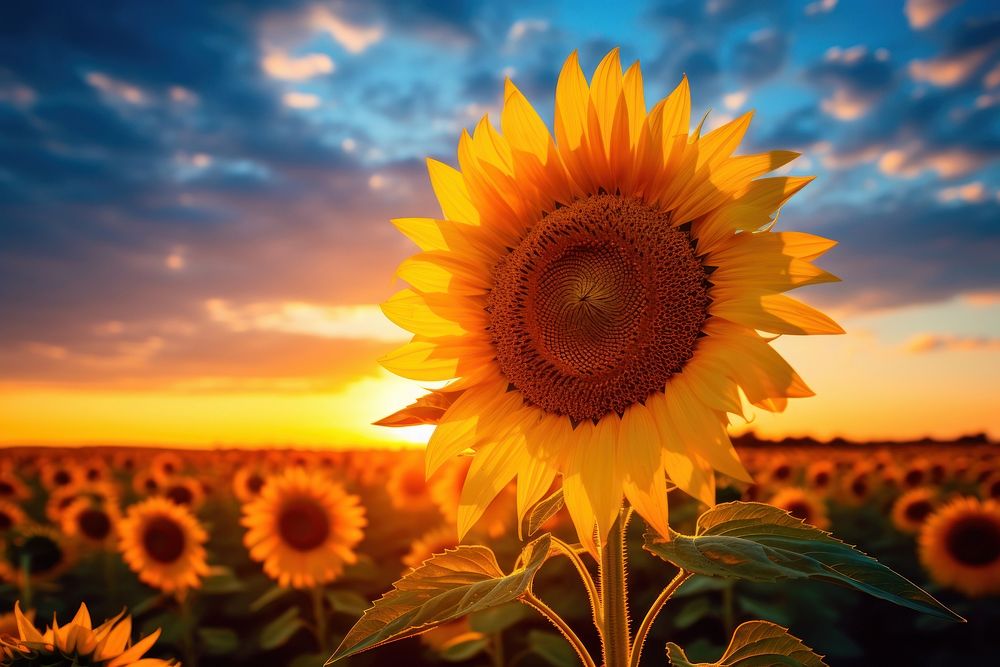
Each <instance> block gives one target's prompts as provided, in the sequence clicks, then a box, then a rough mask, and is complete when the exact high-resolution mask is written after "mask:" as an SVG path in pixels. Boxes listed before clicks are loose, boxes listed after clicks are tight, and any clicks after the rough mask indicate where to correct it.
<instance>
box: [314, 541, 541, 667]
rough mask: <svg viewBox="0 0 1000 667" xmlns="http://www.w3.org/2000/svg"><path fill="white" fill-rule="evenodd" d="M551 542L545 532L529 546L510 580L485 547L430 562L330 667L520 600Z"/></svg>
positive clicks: (350, 637)
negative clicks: (398, 640)
mask: <svg viewBox="0 0 1000 667" xmlns="http://www.w3.org/2000/svg"><path fill="white" fill-rule="evenodd" d="M550 542H551V540H550V537H549V535H548V533H546V534H545V535H542V536H541V537H539V538H538V539H536V540H535V541H533V542H531V543H530V544H528V545H527V546H526V547H525V548H524V551H522V552H521V562H522V563H523V565H522V566H521V567H519V568H518V569H516V570H514V571H513V572H511V573H510V574H506V575H505V574H504V573H503V571H502V570H501V569H500V566H499V565H498V564H497V559H496V556H494V555H493V552H492V551H490V550H489V549H488V548H487V547H484V546H479V545H471V546H464V545H463V546H459V547H457V548H455V549H451V550H449V551H446V552H445V553H443V554H437V555H435V556H433V557H431V558H430V559H429V560H428V561H427V562H425V563H424V564H423V565H421V566H420V567H418V568H417V569H415V570H413V571H411V572H409V573H408V574H407V575H406V576H404V577H403V578H402V579H400V580H399V581H397V582H396V583H395V584H393V589H392V590H391V591H389V592H388V593H386V594H385V595H383V596H382V597H381V598H379V599H378V600H376V601H375V604H374V605H373V606H372V607H371V608H370V609H368V610H367V611H366V612H365V614H364V616H362V617H361V620H359V621H358V622H357V623H356V624H355V625H354V627H353V628H351V631H350V632H348V633H347V636H346V637H344V641H343V642H341V644H340V646H339V647H338V648H337V651H336V652H335V653H334V654H333V655H332V656H331V657H330V660H328V661H327V664H330V663H333V662H336V661H337V660H341V659H343V658H347V657H349V656H352V655H355V654H357V653H360V652H362V651H367V650H368V649H371V648H374V647H376V646H379V645H380V644H384V643H386V642H389V641H394V640H397V639H402V638H404V637H412V636H414V635H418V634H420V633H422V632H425V631H427V630H429V629H431V628H433V627H435V626H438V625H441V624H442V623H447V622H448V621H453V620H456V619H458V618H461V617H462V616H466V615H468V614H472V613H474V612H477V611H481V610H483V609H489V608H491V607H496V606H499V605H502V604H505V603H507V602H511V601H513V600H517V599H518V598H519V597H521V596H522V595H523V594H524V593H525V591H527V589H528V586H529V585H530V584H531V581H532V579H533V578H534V576H535V573H536V572H537V571H538V569H539V568H540V567H541V566H542V563H544V562H545V560H546V559H547V558H548V555H549V546H550Z"/></svg>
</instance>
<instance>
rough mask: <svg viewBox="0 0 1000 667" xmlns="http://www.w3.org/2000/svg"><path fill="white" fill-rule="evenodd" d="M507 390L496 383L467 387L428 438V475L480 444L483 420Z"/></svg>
mask: <svg viewBox="0 0 1000 667" xmlns="http://www.w3.org/2000/svg"><path fill="white" fill-rule="evenodd" d="M505 389H506V388H505V387H504V386H503V384H502V383H493V384H490V385H486V386H483V387H475V388H471V389H467V390H465V391H464V392H462V395H461V396H459V397H458V398H457V399H455V402H454V403H452V404H451V407H449V408H448V410H447V412H445V414H444V415H443V416H442V417H441V421H440V423H439V424H438V425H437V427H436V428H435V429H434V432H433V433H431V437H430V439H429V440H428V441H427V452H426V455H425V456H424V465H425V470H426V475H427V477H430V476H431V475H433V474H434V473H435V472H437V470H438V468H440V467H441V466H442V465H443V464H444V463H445V462H446V461H449V460H451V459H452V458H454V457H456V456H458V455H459V454H461V453H462V452H463V451H465V450H466V449H469V448H470V447H472V446H473V445H475V444H476V442H477V437H478V432H477V427H478V425H479V421H480V419H482V418H483V416H484V415H486V414H488V413H489V412H491V411H493V410H494V409H496V407H497V406H498V405H499V404H500V402H501V401H502V400H503V398H504V394H505V393H506V391H505Z"/></svg>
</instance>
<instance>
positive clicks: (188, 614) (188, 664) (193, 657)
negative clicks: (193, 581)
mask: <svg viewBox="0 0 1000 667" xmlns="http://www.w3.org/2000/svg"><path fill="white" fill-rule="evenodd" d="M180 603H181V628H182V636H181V641H182V642H183V643H184V667H196V665H197V664H198V651H197V650H196V649H195V645H194V616H193V615H192V611H191V595H190V593H188V594H187V595H185V596H184V598H183V599H182V600H181V601H180Z"/></svg>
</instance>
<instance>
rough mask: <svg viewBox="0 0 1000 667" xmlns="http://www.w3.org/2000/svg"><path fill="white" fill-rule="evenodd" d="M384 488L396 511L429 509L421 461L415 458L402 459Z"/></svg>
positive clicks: (428, 498)
mask: <svg viewBox="0 0 1000 667" xmlns="http://www.w3.org/2000/svg"><path fill="white" fill-rule="evenodd" d="M385 486H386V490H387V491H388V492H389V499H390V500H391V501H392V506H393V507H395V508H396V509H397V510H403V511H404V512H421V511H424V510H426V509H428V508H429V507H431V504H432V503H431V497H430V495H429V494H428V489H427V479H426V477H425V476H424V465H423V461H421V460H420V459H418V458H416V457H411V456H407V457H405V458H402V459H401V460H400V461H399V463H398V464H397V465H396V466H394V467H393V469H392V471H391V472H390V474H389V479H388V481H386V484H385Z"/></svg>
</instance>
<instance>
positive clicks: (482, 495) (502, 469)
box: [458, 428, 527, 541]
mask: <svg viewBox="0 0 1000 667" xmlns="http://www.w3.org/2000/svg"><path fill="white" fill-rule="evenodd" d="M523 440H524V436H523V434H521V433H520V431H519V430H518V429H517V428H513V429H511V430H510V431H509V432H508V433H507V434H506V435H505V436H504V437H503V438H502V439H500V440H498V441H496V442H491V443H488V444H485V445H483V446H482V447H480V448H479V449H478V450H477V451H476V455H475V456H474V457H473V458H472V465H470V466H469V473H468V475H467V476H466V478H465V484H464V486H463V487H462V495H461V498H460V499H459V501H458V539H459V541H461V540H462V539H463V538H464V537H465V535H466V533H468V532H469V529H470V528H472V526H473V525H475V523H476V522H477V521H479V518H480V517H481V516H482V515H483V512H485V511H486V508H487V507H489V505H490V503H491V502H493V499H494V498H496V496H497V494H498V493H500V492H501V491H502V490H503V488H504V487H505V486H507V484H509V483H510V481H511V480H512V479H514V476H515V475H516V474H517V471H518V469H519V468H520V467H521V466H522V465H523V463H524V462H525V459H526V458H527V457H526V453H525V451H524V443H523Z"/></svg>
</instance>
